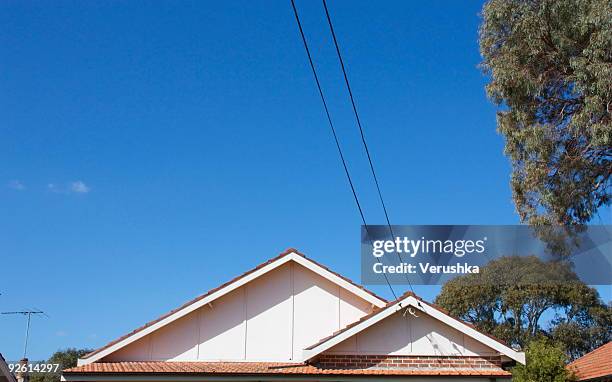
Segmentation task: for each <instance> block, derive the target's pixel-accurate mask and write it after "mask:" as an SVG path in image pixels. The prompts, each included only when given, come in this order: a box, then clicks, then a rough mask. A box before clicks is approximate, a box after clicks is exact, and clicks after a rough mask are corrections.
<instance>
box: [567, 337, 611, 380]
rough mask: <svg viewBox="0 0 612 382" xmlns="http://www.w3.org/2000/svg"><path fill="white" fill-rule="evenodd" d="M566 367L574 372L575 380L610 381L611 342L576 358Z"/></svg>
mask: <svg viewBox="0 0 612 382" xmlns="http://www.w3.org/2000/svg"><path fill="white" fill-rule="evenodd" d="M567 368H568V369H569V370H570V371H571V372H573V373H574V374H575V376H576V380H577V381H589V382H595V381H597V382H609V381H612V342H608V343H607V344H605V345H603V346H600V347H598V348H597V349H595V350H593V351H592V352H590V353H587V354H585V355H584V356H582V357H580V358H578V359H577V360H575V361H574V362H572V363H570V364H569V365H568V366H567Z"/></svg>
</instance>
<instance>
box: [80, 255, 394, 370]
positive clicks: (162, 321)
mask: <svg viewBox="0 0 612 382" xmlns="http://www.w3.org/2000/svg"><path fill="white" fill-rule="evenodd" d="M291 260H293V261H295V262H297V263H299V264H301V265H303V266H305V267H306V268H308V269H310V270H312V271H314V272H315V273H318V274H319V275H321V276H323V277H325V278H327V279H329V280H330V281H332V282H335V283H336V284H338V285H340V286H342V287H344V288H345V289H347V290H349V291H351V292H353V293H355V294H357V295H358V296H360V297H362V298H364V299H366V300H367V301H369V302H371V303H372V304H373V305H374V306H380V307H382V306H384V305H385V304H386V303H387V300H385V299H384V298H382V297H380V296H378V295H376V294H375V293H374V292H371V291H369V290H368V289H366V288H364V287H363V286H361V285H359V284H357V283H355V282H353V281H352V280H350V279H348V278H346V277H344V276H342V275H340V274H339V273H336V272H334V271H332V270H330V269H329V268H327V267H326V266H324V265H322V264H320V263H318V262H316V261H314V260H312V259H309V258H307V257H306V256H305V255H304V254H303V253H300V252H299V251H298V250H296V249H294V248H288V249H287V250H285V251H284V252H282V253H281V254H280V255H278V256H276V257H274V258H272V259H270V260H268V261H266V262H264V263H262V264H259V265H258V266H256V267H255V268H253V269H251V270H250V271H247V272H245V273H243V274H241V275H240V276H237V277H235V278H233V279H232V280H230V281H228V282H226V283H224V284H222V285H220V286H218V287H216V288H214V289H211V290H209V291H208V292H206V293H204V294H203V295H200V296H198V297H196V298H194V299H192V300H191V301H188V302H186V303H185V304H183V305H181V306H180V307H178V308H176V309H173V310H171V311H170V312H168V313H166V314H164V315H162V316H161V317H159V318H157V319H155V320H153V321H150V322H147V323H146V324H144V325H143V326H141V327H139V328H137V329H135V330H133V331H131V332H130V333H128V334H126V335H123V336H121V337H119V338H117V339H115V340H113V341H111V342H109V343H108V344H106V345H104V346H103V347H101V348H99V349H96V350H94V351H93V352H91V353H89V354H86V355H85V356H83V357H82V358H81V360H80V363H89V362H95V361H96V360H98V359H100V358H102V357H104V356H106V355H108V354H110V353H112V352H114V351H116V350H118V349H119V348H122V347H123V346H126V345H128V344H129V343H132V342H134V341H136V340H137V339H139V338H142V337H143V336H144V335H146V334H148V333H149V332H151V331H154V330H157V329H159V328H160V327H162V326H165V325H167V324H169V323H170V322H172V321H175V320H177V319H178V318H180V317H183V316H184V315H186V314H188V313H190V312H192V311H194V310H195V309H197V308H199V307H200V306H202V305H205V304H208V303H210V302H212V301H214V300H215V299H217V298H219V297H221V296H223V295H225V294H227V293H229V292H230V291H231V290H234V289H236V288H238V287H240V286H242V285H243V284H245V283H247V282H249V281H251V280H252V279H254V278H257V277H259V276H261V275H263V274H265V273H267V272H269V271H271V270H273V269H275V268H277V267H279V266H280V265H282V264H285V263H286V262H288V261H291Z"/></svg>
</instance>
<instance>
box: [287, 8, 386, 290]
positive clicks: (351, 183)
mask: <svg viewBox="0 0 612 382" xmlns="http://www.w3.org/2000/svg"><path fill="white" fill-rule="evenodd" d="M291 6H292V7H293V13H294V15H295V21H296V22H297V26H298V29H299V30H300V36H301V37H302V42H303V43H304V49H305V50H306V55H307V56H308V62H309V63H310V69H312V74H313V76H314V79H315V82H316V84H317V89H318V90H319V96H320V97H321V102H322V103H323V108H324V109H325V115H326V116H327V122H329V127H330V129H331V132H332V135H333V137H334V142H335V143H336V148H337V149H338V154H339V155H340V160H341V161H342V166H343V168H344V173H345V174H346V179H347V180H348V183H349V185H350V187H351V191H352V193H353V198H354V199H355V204H357V209H358V210H359V215H360V216H361V221H362V222H363V226H364V227H365V230H366V233H367V234H368V238H369V237H370V235H369V232H368V224H367V223H366V219H365V215H364V213H363V209H362V208H361V203H359V198H358V197H357V191H356V190H355V186H354V185H353V181H352V179H351V174H350V173H349V170H348V166H347V164H346V160H345V159H344V154H343V153H342V148H341V147H340V141H339V140H338V134H336V128H335V127H334V123H333V122H332V119H331V115H330V113H329V108H328V107H327V101H325V96H324V94H323V89H322V88H321V83H320V81H319V76H318V75H317V70H316V68H315V66H314V63H313V60H312V55H311V54H310V49H309V48H308V42H307V41H306V35H305V34H304V30H303V29H302V23H301V22H300V17H299V15H298V11H297V8H296V7H295V0H291ZM383 275H384V276H385V280H386V282H387V284H388V285H389V289H390V290H391V293H392V294H393V296H394V297H395V299H397V295H396V294H395V291H394V290H393V287H392V286H391V283H390V282H389V279H388V277H387V275H386V274H384V273H383Z"/></svg>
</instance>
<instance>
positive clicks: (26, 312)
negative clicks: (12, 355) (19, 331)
mask: <svg viewBox="0 0 612 382" xmlns="http://www.w3.org/2000/svg"><path fill="white" fill-rule="evenodd" d="M0 314H21V315H23V316H26V317H27V323H26V333H25V342H24V344H23V359H26V354H27V352H28V339H29V338H30V320H31V318H32V315H33V314H44V315H45V316H46V314H45V312H43V311H42V310H22V311H18V312H2V313H0Z"/></svg>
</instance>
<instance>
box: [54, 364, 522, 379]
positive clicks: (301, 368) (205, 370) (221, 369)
mask: <svg viewBox="0 0 612 382" xmlns="http://www.w3.org/2000/svg"><path fill="white" fill-rule="evenodd" d="M63 374H65V375H70V374H107V375H110V374H122V375H125V374H200V375H202V374H207V375H269V374H274V375H285V376H288V375H295V376H300V375H302V376H304V375H306V376H314V375H363V376H373V375H385V376H406V375H415V376H436V375H439V376H487V377H493V376H494V377H505V376H510V375H511V374H510V373H509V372H507V371H505V370H502V369H494V368H482V369H479V368H461V369H459V368H439V369H418V368H414V369H408V368H402V369H327V368H326V369H322V368H319V367H316V366H313V365H308V364H303V363H297V364H296V363H277V362H115V363H95V362H94V363H90V364H88V365H82V366H77V367H73V368H70V369H66V370H64V372H63Z"/></svg>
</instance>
